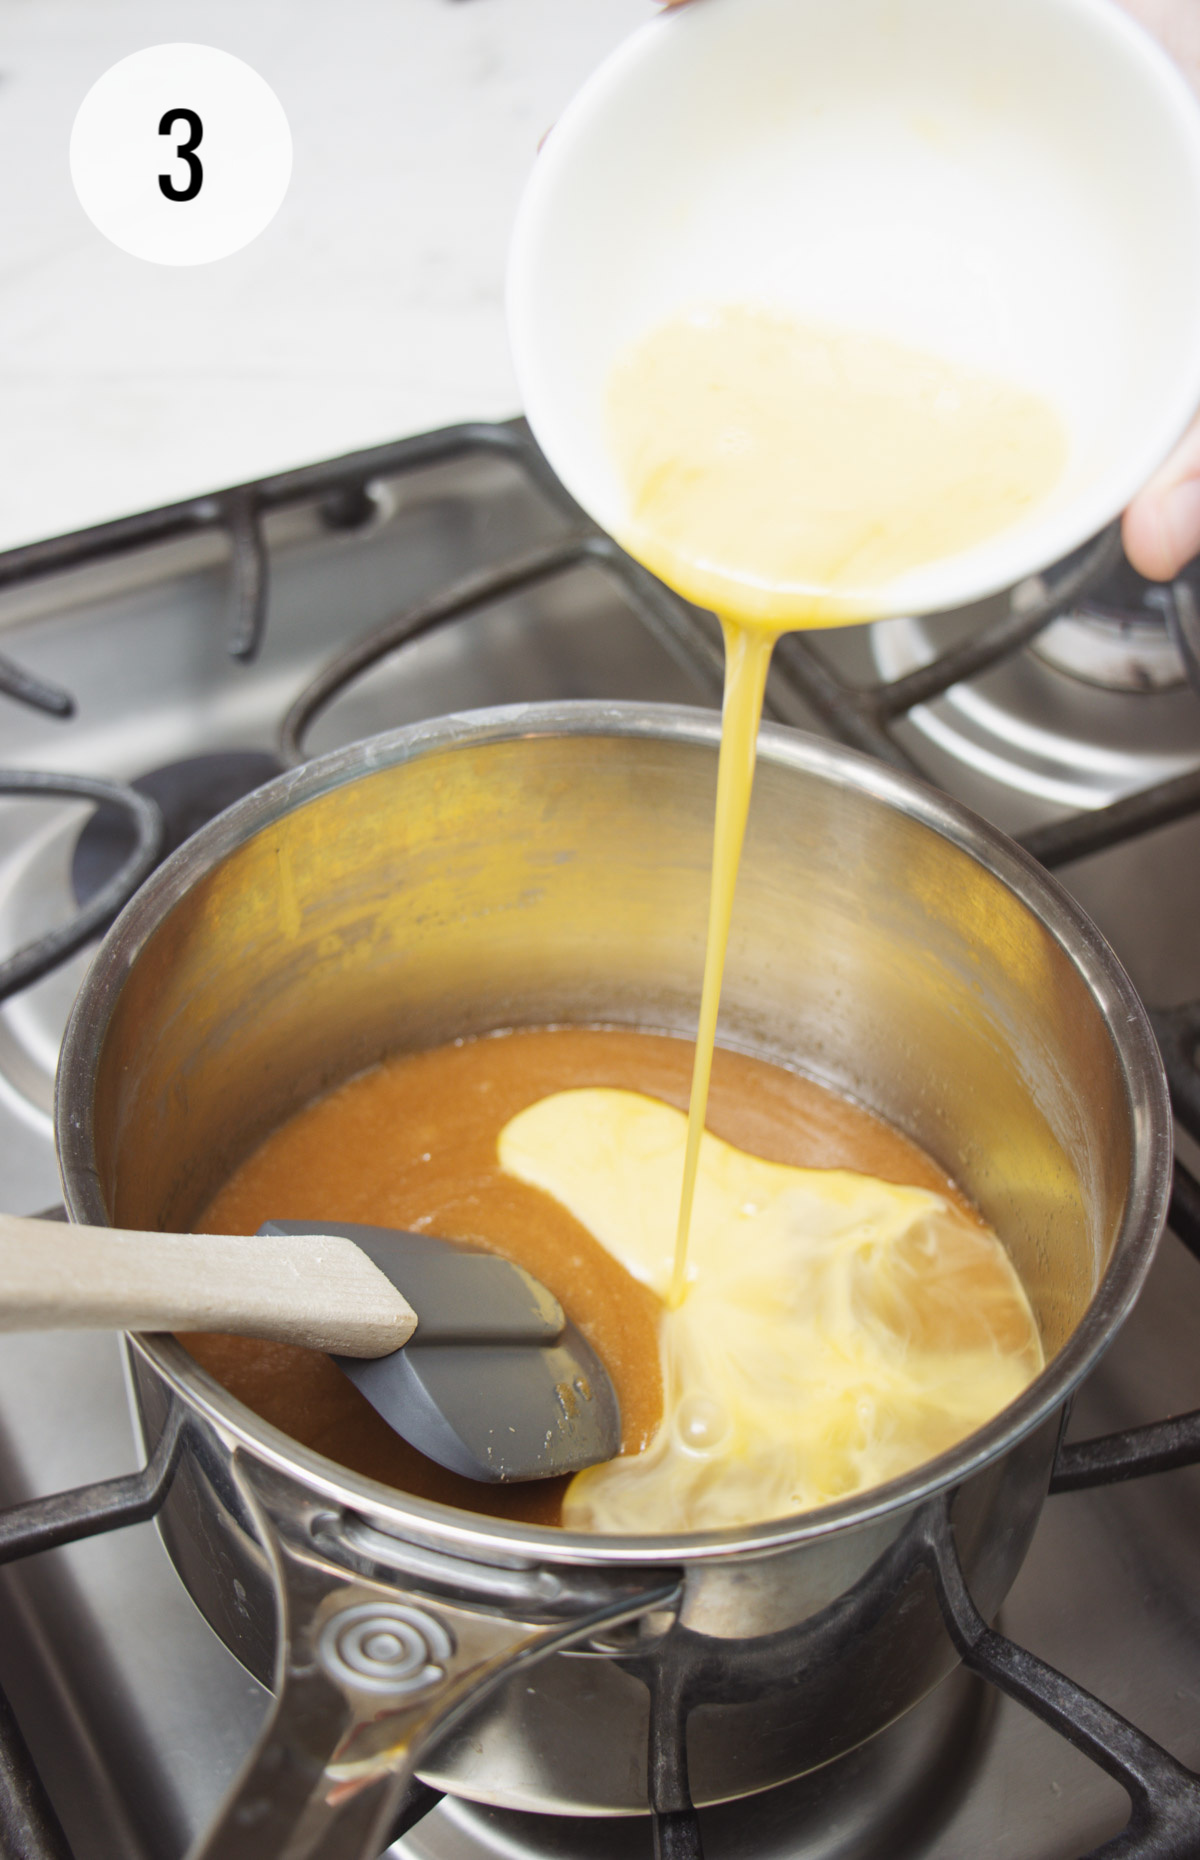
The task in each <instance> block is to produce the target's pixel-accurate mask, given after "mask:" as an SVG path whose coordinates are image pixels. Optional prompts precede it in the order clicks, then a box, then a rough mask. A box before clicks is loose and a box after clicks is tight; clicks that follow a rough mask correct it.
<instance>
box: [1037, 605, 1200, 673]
mask: <svg viewBox="0 0 1200 1860" xmlns="http://www.w3.org/2000/svg"><path fill="white" fill-rule="evenodd" d="M1163 594H1164V598H1165V599H1168V600H1169V599H1170V595H1169V593H1168V591H1167V590H1166V589H1164V590H1163ZM1030 651H1031V652H1033V653H1034V654H1035V655H1036V656H1037V657H1038V658H1039V659H1041V660H1043V661H1044V662H1045V664H1047V665H1052V666H1053V667H1054V669H1055V671H1058V672H1065V673H1066V674H1067V676H1068V677H1069V678H1078V679H1080V680H1081V681H1082V682H1083V683H1084V684H1085V685H1098V686H1099V687H1100V688H1101V690H1103V691H1139V692H1148V691H1174V690H1176V689H1178V687H1179V686H1181V685H1183V684H1185V683H1186V682H1187V673H1186V671H1185V670H1184V666H1183V660H1182V659H1181V658H1180V656H1179V652H1178V649H1177V647H1176V645H1175V642H1174V641H1173V640H1172V638H1171V636H1170V634H1169V633H1168V631H1167V624H1166V619H1165V617H1164V616H1163V615H1161V614H1160V615H1159V617H1158V619H1157V620H1155V619H1154V618H1153V617H1152V616H1151V615H1149V614H1145V615H1143V614H1114V613H1108V612H1105V611H1104V610H1102V609H1100V608H1098V607H1096V606H1094V605H1092V604H1091V603H1090V602H1089V603H1085V604H1084V605H1082V606H1080V607H1079V608H1078V609H1077V610H1076V611H1075V612H1074V613H1070V614H1064V615H1063V617H1062V619H1061V620H1056V621H1054V623H1053V625H1051V626H1048V627H1047V628H1046V631H1045V632H1044V633H1040V634H1039V635H1038V637H1037V638H1036V639H1035V640H1034V641H1033V643H1032V645H1031V646H1030Z"/></svg>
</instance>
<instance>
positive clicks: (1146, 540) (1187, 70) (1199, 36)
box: [662, 0, 1200, 581]
mask: <svg viewBox="0 0 1200 1860" xmlns="http://www.w3.org/2000/svg"><path fill="white" fill-rule="evenodd" d="M662 3H663V4H664V5H665V6H667V7H674V6H684V5H686V4H687V0H662ZM1118 4H1119V5H1121V6H1122V7H1124V9H1125V11H1126V12H1127V13H1128V14H1130V15H1131V17H1132V18H1134V19H1136V20H1137V21H1138V23H1139V24H1140V25H1142V26H1144V27H1145V28H1146V30H1147V31H1148V32H1152V33H1153V34H1154V36H1155V38H1157V39H1159V40H1160V41H1161V43H1162V44H1163V45H1165V46H1166V48H1167V50H1168V51H1169V52H1170V53H1171V55H1172V56H1173V57H1174V59H1175V60H1176V62H1177V64H1178V65H1179V66H1180V67H1181V69H1182V70H1183V72H1184V75H1185V76H1186V77H1187V78H1188V80H1189V82H1190V83H1191V85H1192V87H1193V89H1194V90H1196V91H1197V92H1198V93H1200V5H1197V4H1196V0H1118ZM1121 535H1122V540H1123V542H1124V544H1125V553H1126V555H1127V556H1128V557H1129V560H1130V561H1131V562H1132V564H1133V566H1134V568H1135V569H1137V571H1138V573H1139V574H1140V575H1145V576H1146V577H1147V579H1148V580H1150V581H1172V580H1173V579H1174V578H1175V576H1176V575H1178V573H1179V571H1180V569H1182V568H1183V566H1184V564H1185V563H1187V562H1190V561H1191V559H1192V557H1193V556H1194V555H1196V554H1197V552H1200V415H1198V416H1197V418H1196V420H1195V422H1194V424H1193V425H1192V426H1191V427H1190V428H1189V430H1188V432H1187V433H1186V434H1185V435H1184V437H1183V439H1182V440H1181V441H1180V443H1179V445H1178V446H1177V447H1176V449H1175V451H1174V452H1173V453H1172V454H1171V456H1170V458H1169V459H1168V460H1167V462H1166V464H1165V465H1162V466H1161V467H1160V468H1159V470H1158V471H1156V472H1155V474H1154V476H1153V478H1151V480H1150V482H1149V484H1147V485H1146V486H1145V488H1144V489H1143V490H1141V491H1139V492H1138V494H1137V496H1136V497H1135V498H1134V500H1133V502H1132V503H1131V504H1130V506H1129V509H1128V510H1127V511H1126V512H1125V517H1124V521H1123V524H1122V529H1121Z"/></svg>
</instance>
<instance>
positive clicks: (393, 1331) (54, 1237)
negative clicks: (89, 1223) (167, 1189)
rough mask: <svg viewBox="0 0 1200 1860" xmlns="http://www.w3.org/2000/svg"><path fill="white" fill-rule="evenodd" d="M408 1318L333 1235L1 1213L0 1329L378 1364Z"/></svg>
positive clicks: (409, 1323) (386, 1287)
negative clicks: (228, 1340)
mask: <svg viewBox="0 0 1200 1860" xmlns="http://www.w3.org/2000/svg"><path fill="white" fill-rule="evenodd" d="M416 1322H417V1319H416V1314H415V1312H414V1311H413V1309H412V1307H411V1305H409V1304H408V1303H407V1302H406V1301H405V1299H403V1298H402V1297H401V1295H400V1293H399V1292H398V1291H397V1290H396V1288H395V1286H394V1285H393V1284H392V1283H391V1281H390V1280H389V1279H387V1278H385V1277H384V1275H383V1273H382V1272H380V1270H379V1268H378V1266H376V1265H374V1264H373V1262H372V1261H371V1260H370V1259H368V1258H367V1255H366V1254H365V1253H364V1252H363V1251H362V1249H361V1248H360V1247H357V1246H355V1244H354V1242H353V1241H352V1240H347V1239H346V1238H345V1237H344V1236H341V1235H322V1234H289V1235H287V1236H285V1237H281V1236H279V1235H274V1234H255V1235H254V1236H253V1237H252V1238H249V1239H241V1238H231V1237H230V1236H229V1235H228V1234H160V1233H132V1232H126V1231H125V1230H123V1229H121V1228H115V1227H84V1226H77V1225H74V1224H63V1223H61V1222H57V1221H38V1220H32V1219H26V1218H23V1217H22V1216H20V1215H15V1214H4V1215H0V1331H7V1330H113V1329H117V1330H204V1331H227V1332H231V1333H233V1334H234V1335H237V1336H245V1337H263V1338H266V1339H267V1340H268V1341H270V1342H273V1343H299V1344H306V1345H307V1346H308V1347H309V1348H310V1349H313V1350H330V1351H334V1352H337V1353H338V1354H341V1355H344V1356H362V1357H370V1356H386V1355H387V1353H388V1352H389V1351H390V1350H396V1349H399V1347H400V1345H401V1344H403V1343H407V1341H408V1339H409V1337H411V1335H412V1333H413V1330H414V1329H415V1328H416Z"/></svg>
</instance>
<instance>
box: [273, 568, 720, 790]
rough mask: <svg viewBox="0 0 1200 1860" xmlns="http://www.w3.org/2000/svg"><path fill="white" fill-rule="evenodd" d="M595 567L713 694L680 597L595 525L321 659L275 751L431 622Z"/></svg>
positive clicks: (701, 647)
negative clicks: (322, 663) (594, 528)
mask: <svg viewBox="0 0 1200 1860" xmlns="http://www.w3.org/2000/svg"><path fill="white" fill-rule="evenodd" d="M588 567H595V568H600V569H602V570H604V571H605V572H606V573H607V574H609V575H610V576H612V577H613V579H615V580H616V581H617V582H618V583H619V584H620V586H621V587H622V589H623V590H624V593H625V595H626V597H627V599H628V600H629V602H630V605H631V606H632V607H633V608H634V609H635V611H636V612H637V614H638V616H639V618H640V619H641V620H642V622H643V624H644V625H645V626H646V628H647V630H648V631H650V632H652V633H653V634H654V636H655V637H656V638H657V639H658V640H659V642H660V644H662V645H663V646H664V647H665V649H666V650H667V651H668V652H670V653H671V655H672V656H673V657H674V658H675V660H676V661H677V662H678V663H681V664H683V666H684V669H685V670H687V671H689V672H690V673H691V674H692V675H693V676H695V677H697V678H698V679H700V680H701V681H702V682H703V683H705V684H707V685H708V686H709V687H710V688H711V690H712V693H713V695H714V697H716V696H719V693H720V689H721V654H720V651H719V649H717V648H715V647H714V648H713V649H712V650H709V649H708V647H707V646H706V643H705V642H704V641H703V640H702V639H701V638H700V636H699V635H698V634H697V633H695V631H694V629H693V628H692V627H691V625H690V623H688V622H687V620H686V618H685V617H684V613H685V610H684V609H683V607H682V604H681V603H679V602H676V601H675V599H674V597H673V596H671V595H669V594H667V593H666V591H665V590H664V589H663V588H662V587H661V585H660V584H659V583H657V582H655V580H654V579H653V577H652V576H650V575H647V574H646V572H645V570H644V569H641V568H639V567H638V565H637V563H636V562H634V561H632V560H631V559H630V557H628V556H627V555H625V553H624V552H623V551H622V550H621V549H618V547H617V545H616V544H615V543H613V542H610V541H609V539H608V538H607V537H606V536H601V535H600V534H599V533H598V532H585V533H583V534H581V535H571V536H564V537H562V538H559V539H558V540H556V541H554V542H550V543H544V544H542V545H541V546H540V547H539V548H536V549H530V550H527V551H526V552H525V553H524V554H523V555H519V556H512V557H510V558H509V559H508V560H507V561H503V562H498V563H496V564H495V565H494V566H492V567H489V568H482V569H477V570H476V571H475V572H474V573H473V574H470V575H464V576H463V577H462V578H461V580H459V581H456V582H453V583H452V584H451V585H450V587H448V588H443V589H442V590H441V591H440V592H439V593H437V594H435V595H433V596H431V597H430V599H429V600H426V601H421V602H419V603H418V604H417V605H416V606H413V607H410V608H407V609H406V610H405V611H404V612H403V613H401V614H398V615H397V616H396V617H395V618H394V619H392V620H389V621H387V622H386V623H385V624H384V625H383V626H381V627H379V628H377V629H376V631H375V632H373V633H370V634H368V635H367V636H366V637H365V638H363V639H358V640H355V642H354V643H353V645H351V646H349V647H347V649H346V651H345V652H342V653H339V654H338V656H337V658H335V659H333V660H331V661H330V663H329V664H327V665H325V666H323V667H322V669H321V671H320V672H319V673H318V674H317V676H316V677H315V678H314V679H313V680H312V682H311V683H310V684H308V685H306V686H305V688H304V690H303V691H301V693H300V695H299V696H298V697H297V698H296V699H295V700H294V701H293V703H292V705H291V708H290V709H289V711H288V713H287V715H286V716H285V717H284V720H283V723H282V725H281V726H280V731H279V755H280V758H281V760H282V761H283V762H284V763H286V764H287V766H288V767H290V768H295V767H297V766H298V765H299V764H300V763H301V762H303V761H304V759H305V754H306V752H305V748H304V739H305V736H306V734H307V732H308V729H309V727H310V725H311V724H312V722H313V720H314V718H316V717H317V716H318V715H319V714H320V712H321V711H323V710H324V709H325V708H326V706H327V705H329V704H331V703H332V702H333V700H334V698H336V697H338V696H339V695H340V694H341V692H343V691H344V690H345V689H346V687H347V685H350V684H352V683H353V682H354V680H355V679H357V678H361V677H362V675H363V674H364V673H365V672H368V671H370V669H371V667H372V666H374V665H377V664H378V663H379V661H380V660H381V659H385V658H387V657H388V655H389V654H390V653H393V652H398V651H399V650H400V648H401V647H402V646H407V645H409V644H411V643H412V641H414V640H417V639H420V638H421V637H422V636H423V635H424V634H426V633H432V632H434V631H435V630H436V629H437V628H438V627H441V626H446V625H448V624H449V623H451V622H453V621H456V620H466V619H469V618H470V617H471V615H472V614H477V613H480V612H481V611H483V609H485V608H487V607H492V606H494V605H495V604H496V603H497V602H499V601H503V600H507V599H508V598H510V597H511V596H512V595H514V594H528V593H531V592H533V591H534V590H535V589H536V588H539V587H541V586H543V584H544V583H546V582H548V581H554V580H557V578H558V577H559V576H560V575H566V574H570V573H573V572H576V571H578V570H579V569H581V568H588Z"/></svg>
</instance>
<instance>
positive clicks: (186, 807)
mask: <svg viewBox="0 0 1200 1860" xmlns="http://www.w3.org/2000/svg"><path fill="white" fill-rule="evenodd" d="M282 772H283V765H282V764H281V763H280V762H279V761H277V759H276V758H275V757H274V756H272V755H268V754H266V753H265V751H263V750H260V749H223V750H219V751H218V752H217V753H215V754H213V755H207V756H190V757H189V758H188V760H187V761H185V762H168V763H165V764H164V766H163V767H162V768H157V769H151V770H150V772H149V774H146V775H140V776H139V777H138V779H137V780H136V781H135V782H133V783H132V784H131V786H132V787H134V788H136V790H137V792H138V793H139V794H144V795H148V796H149V797H150V799H151V800H152V801H156V802H157V803H158V807H159V810H160V812H161V813H162V817H163V823H164V826H165V828H166V833H165V837H164V840H163V849H162V857H163V858H164V859H165V858H166V857H167V855H168V853H173V852H174V851H175V850H176V848H177V847H180V846H182V845H183V842H184V841H185V840H187V839H190V838H191V836H192V834H193V833H196V832H198V831H199V829H200V828H201V827H203V826H205V825H206V824H207V822H208V821H210V820H213V819H215V817H216V815H218V814H222V813H224V811H225V809H226V808H227V807H232V806H233V803H234V802H235V801H240V800H241V798H242V796H243V795H246V794H250V793H251V792H252V791H253V790H254V789H255V788H261V787H262V785H263V783H264V782H267V781H271V780H272V779H273V778H274V777H275V776H276V775H279V774H282ZM132 844H133V839H132V832H131V829H130V826H129V822H128V820H127V818H126V816H125V815H124V814H123V813H121V812H120V810H119V809H118V808H115V807H98V808H97V809H96V811H95V813H94V814H93V815H92V817H91V819H90V820H89V821H88V822H87V824H86V826H85V827H84V828H83V831H82V832H81V833H80V835H79V839H78V841H77V842H76V845H75V853H74V857H73V859H72V861H71V889H72V890H73V891H74V893H75V900H76V903H78V904H86V902H87V900H88V899H89V898H90V897H92V896H93V895H94V894H95V893H96V892H97V891H99V889H100V887H101V885H103V884H105V883H106V882H107V880H108V879H109V878H111V877H112V875H113V873H114V872H116V871H119V869H120V867H121V865H122V863H123V862H124V860H126V859H127V858H128V857H129V850H130V847H131V846H132Z"/></svg>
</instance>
